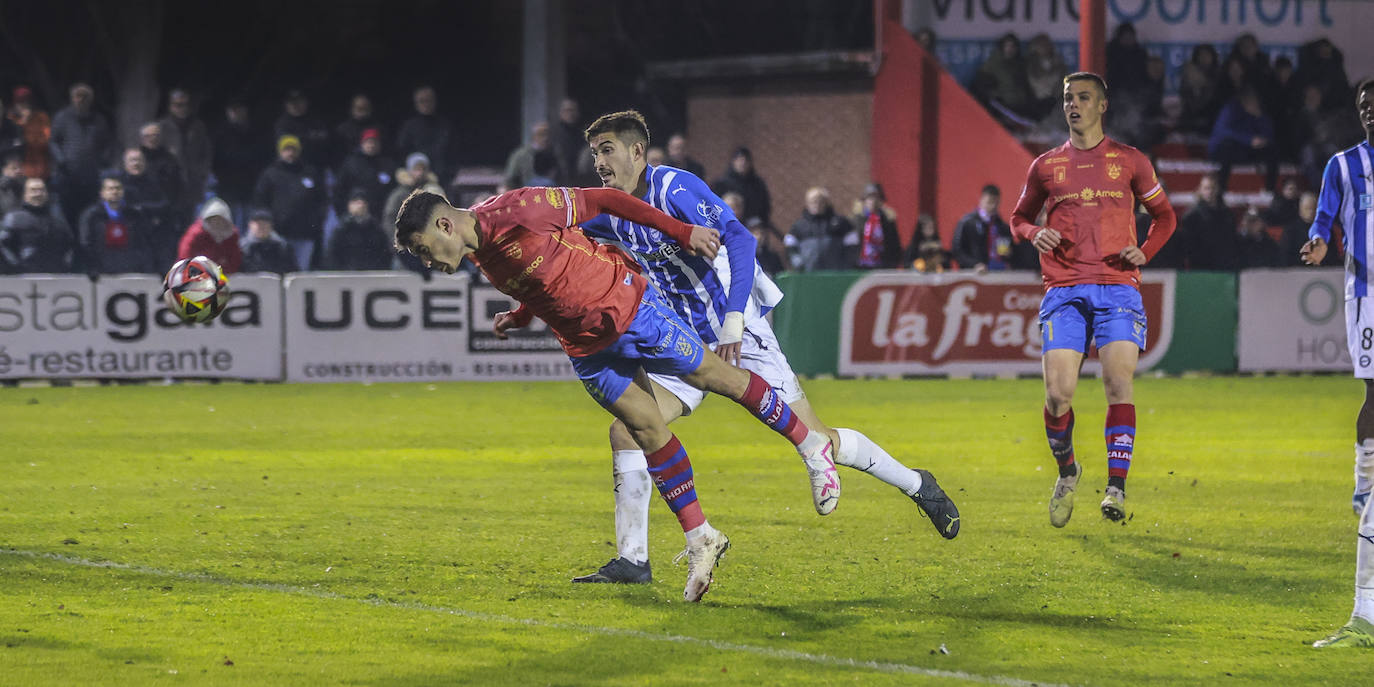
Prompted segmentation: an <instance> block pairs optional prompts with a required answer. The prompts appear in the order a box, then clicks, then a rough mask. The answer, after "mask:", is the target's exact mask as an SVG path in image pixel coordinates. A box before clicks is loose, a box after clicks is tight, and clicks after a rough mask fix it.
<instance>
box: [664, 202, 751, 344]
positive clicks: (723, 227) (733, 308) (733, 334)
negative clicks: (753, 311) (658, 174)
mask: <svg viewBox="0 0 1374 687" xmlns="http://www.w3.org/2000/svg"><path fill="white" fill-rule="evenodd" d="M678 180H679V182H680V183H681V184H682V187H683V190H682V191H679V192H677V193H670V194H668V196H667V201H668V204H669V205H671V206H672V209H673V212H674V214H676V215H677V216H678V217H691V216H692V215H691V213H692V212H695V211H696V208H697V206H698V205H699V204H701V203H703V202H704V203H706V204H707V205H708V206H714V207H715V208H716V209H717V210H718V211H719V219H718V220H717V221H716V223H717V224H718V225H719V226H715V227H710V228H712V229H719V230H720V237H721V242H722V243H723V244H724V245H725V247H726V248H727V249H728V250H727V251H726V259H727V260H729V262H730V290H729V292H728V293H726V294H725V321H724V322H722V323H721V327H720V331H719V332H717V342H718V345H717V346H716V354H717V355H719V356H720V357H721V358H722V359H724V360H725V362H727V363H730V364H732V365H734V364H738V362H739V348H740V343H741V342H742V341H743V340H744V309H745V307H746V306H747V305H748V304H749V294H751V293H753V291H754V267H755V261H754V254H755V252H756V251H757V250H758V242H757V241H755V240H754V235H753V234H751V233H749V229H748V228H746V227H745V226H744V224H743V223H742V222H740V221H739V218H738V217H735V213H734V211H733V210H731V209H730V206H729V205H726V204H725V201H723V200H721V199H720V196H717V195H716V194H715V193H714V192H712V191H711V189H710V188H708V187H707V186H706V184H705V182H703V181H702V180H701V179H698V178H696V177H695V176H689V175H678ZM709 221H710V220H708V222H709Z"/></svg>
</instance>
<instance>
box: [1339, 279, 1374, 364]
mask: <svg viewBox="0 0 1374 687" xmlns="http://www.w3.org/2000/svg"><path fill="white" fill-rule="evenodd" d="M1365 301H1369V302H1367V303H1366V302H1365ZM1345 344H1346V346H1347V347H1348V348H1349V349H1350V363H1351V365H1353V366H1354V367H1355V378H1356V379H1374V298H1352V299H1350V300H1348V301H1346V302H1345Z"/></svg>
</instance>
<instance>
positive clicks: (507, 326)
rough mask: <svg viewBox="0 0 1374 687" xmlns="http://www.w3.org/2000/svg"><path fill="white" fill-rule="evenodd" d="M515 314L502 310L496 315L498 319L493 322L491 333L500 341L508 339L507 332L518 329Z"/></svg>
mask: <svg viewBox="0 0 1374 687" xmlns="http://www.w3.org/2000/svg"><path fill="white" fill-rule="evenodd" d="M515 325H516V320H515V313H513V312H511V311H509V310H502V311H501V312H499V313H496V319H494V320H492V321H491V333H493V334H495V335H496V338H498V339H505V338H507V336H506V332H507V331H510V330H511V329H515V328H516V326H515Z"/></svg>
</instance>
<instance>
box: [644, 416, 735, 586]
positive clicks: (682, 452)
mask: <svg viewBox="0 0 1374 687" xmlns="http://www.w3.org/2000/svg"><path fill="white" fill-rule="evenodd" d="M645 457H646V458H647V459H648V462H649V474H650V475H651V476H653V478H654V486H656V487H658V493H659V494H660V495H662V496H663V500H664V501H665V502H667V504H668V507H669V508H670V509H672V511H673V514H675V515H677V519H678V522H679V523H680V524H681V525H682V531H683V532H684V533H686V535H687V548H686V549H685V550H684V551H683V552H682V553H681V554H679V555H678V556H677V557H676V558H674V559H673V562H674V563H676V562H677V561H678V560H680V559H681V558H682V557H683V556H686V557H687V586H686V588H685V589H683V592H682V597H683V598H684V599H686V600H687V601H700V600H701V597H702V595H703V594H705V593H706V591H707V590H708V589H710V588H711V580H712V579H713V572H714V571H715V568H716V562H717V561H719V560H720V557H721V555H722V554H724V553H725V550H726V549H728V548H730V538H729V537H726V536H725V535H724V534H723V533H721V532H720V531H718V530H716V529H715V528H714V527H711V525H710V523H708V522H706V516H704V515H702V513H701V505H700V504H698V503H697V492H696V485H695V480H694V479H693V477H692V461H691V460H690V459H688V458H687V450H686V449H684V448H682V444H681V443H679V442H678V440H677V437H676V436H670V437H669V439H668V443H666V444H664V445H663V446H662V447H660V448H659V449H658V450H656V451H651V452H646V453H645Z"/></svg>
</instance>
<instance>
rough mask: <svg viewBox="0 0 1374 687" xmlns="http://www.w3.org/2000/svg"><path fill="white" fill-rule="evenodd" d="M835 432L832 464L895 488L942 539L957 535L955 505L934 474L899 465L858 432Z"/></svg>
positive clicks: (841, 430)
mask: <svg viewBox="0 0 1374 687" xmlns="http://www.w3.org/2000/svg"><path fill="white" fill-rule="evenodd" d="M835 432H836V433H837V434H838V435H839V437H840V447H839V450H838V451H836V452H835V462H836V463H838V464H840V465H844V466H846V467H851V468H854V469H855V470H859V471H862V472H866V473H868V474H870V475H873V476H874V477H877V478H878V479H880V480H882V481H884V482H886V483H888V484H891V485H892V486H894V487H897V488H898V489H900V490H901V491H902V493H903V494H906V495H907V497H909V498H910V499H911V500H912V501H915V502H916V505H917V506H920V508H921V512H922V513H924V514H925V515H926V516H927V517H929V518H930V523H931V524H932V525H934V526H935V531H936V532H939V533H940V536H942V537H944V538H945V539H953V538H954V537H956V536H958V534H959V508H958V507H956V506H955V505H954V502H953V501H952V500H950V498H949V496H948V495H947V494H945V491H944V490H943V489H941V488H940V485H939V484H937V483H936V482H935V477H934V475H931V474H930V473H929V472H927V471H925V470H913V469H911V468H909V467H907V466H905V465H902V464H901V463H900V462H898V461H897V459H896V458H893V457H892V456H891V455H889V454H888V452H887V451H884V450H883V447H881V446H879V445H878V444H876V443H874V442H873V440H872V439H869V438H868V437H866V436H864V435H863V433H862V432H857V431H855V430H852V429H846V428H843V427H841V428H838V429H836V430H835Z"/></svg>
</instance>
